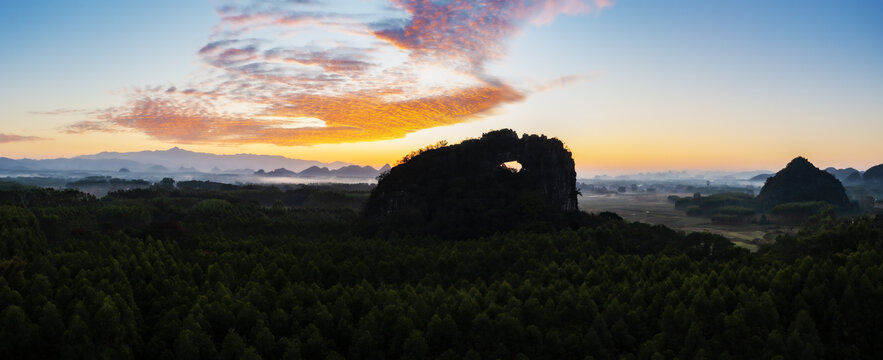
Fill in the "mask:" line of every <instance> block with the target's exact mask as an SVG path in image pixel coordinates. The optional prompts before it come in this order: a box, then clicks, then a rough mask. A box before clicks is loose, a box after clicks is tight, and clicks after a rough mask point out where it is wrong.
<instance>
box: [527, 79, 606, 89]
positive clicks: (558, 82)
mask: <svg viewBox="0 0 883 360" xmlns="http://www.w3.org/2000/svg"><path fill="white" fill-rule="evenodd" d="M594 78H595V76H594V75H565V76H561V77H557V78H554V79H552V80H547V81H544V82H542V83H537V84H534V86H533V90H534V91H536V92H543V91H548V90H553V89H557V88H562V87H565V86H567V85H571V84H576V83H581V82H585V81H590V80H593V79H594Z"/></svg>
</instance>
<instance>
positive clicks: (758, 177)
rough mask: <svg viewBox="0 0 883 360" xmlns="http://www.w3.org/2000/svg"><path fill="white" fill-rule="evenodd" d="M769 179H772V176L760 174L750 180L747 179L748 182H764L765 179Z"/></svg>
mask: <svg viewBox="0 0 883 360" xmlns="http://www.w3.org/2000/svg"><path fill="white" fill-rule="evenodd" d="M771 177H773V174H760V175H757V176H754V177H752V178H751V179H748V181H766V179H769V178H771Z"/></svg>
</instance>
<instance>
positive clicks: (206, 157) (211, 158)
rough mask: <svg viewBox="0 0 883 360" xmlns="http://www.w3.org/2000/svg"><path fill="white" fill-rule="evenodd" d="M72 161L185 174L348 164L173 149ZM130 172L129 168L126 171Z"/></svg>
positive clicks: (103, 154) (105, 154) (95, 156)
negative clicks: (139, 166)
mask: <svg viewBox="0 0 883 360" xmlns="http://www.w3.org/2000/svg"><path fill="white" fill-rule="evenodd" d="M72 159H85V160H104V159H117V160H130V161H135V162H138V163H142V164H146V165H160V166H164V167H166V168H169V169H182V168H183V169H184V170H186V171H194V170H196V171H205V172H209V171H211V170H213V169H214V170H217V169H227V170H230V169H260V168H264V169H276V168H287V169H291V170H294V171H302V170H305V169H307V168H309V167H311V166H322V167H329V168H334V169H336V168H340V167H344V166H347V165H352V164H350V163H346V162H342V161H335V162H331V163H324V162H321V161H316V160H302V159H292V158H287V157H284V156H279V155H255V154H235V155H218V154H211V153H201V152H195V151H189V150H184V149H181V148H179V147H173V148H171V149H168V150H153V151H151V150H147V151H138V152H126V153H120V152H101V153H98V154H94V155H82V156H77V157H74V158H72ZM129 169H130V170H131V167H130V168H129Z"/></svg>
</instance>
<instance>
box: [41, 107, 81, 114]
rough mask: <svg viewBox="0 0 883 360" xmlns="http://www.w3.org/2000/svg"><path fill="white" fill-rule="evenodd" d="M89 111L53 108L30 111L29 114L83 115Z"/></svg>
mask: <svg viewBox="0 0 883 360" xmlns="http://www.w3.org/2000/svg"><path fill="white" fill-rule="evenodd" d="M89 112H90V111H89V110H85V109H66V108H62V109H54V110H48V111H31V112H30V113H31V114H34V115H83V114H88V113H89Z"/></svg>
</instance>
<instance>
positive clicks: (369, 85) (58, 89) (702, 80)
mask: <svg viewBox="0 0 883 360" xmlns="http://www.w3.org/2000/svg"><path fill="white" fill-rule="evenodd" d="M879 19H883V1H880V0H855V1H851V0H849V1H844V0H826V1H822V0H800V1H791V0H782V1H766V0H763V1H762V0H741V1H707V0H683V1H680V0H667V1H662V0H509V1H503V0H476V1H466V0H435V1H418V0H390V1H380V0H351V1H332V0H243V1H230V2H227V1H195V0H194V1H169V0H153V1H104V0H94V1H88V2H78V1H66V0H65V1H61V0H59V1H4V2H2V3H0V48H2V50H3V56H0V156H5V157H10V158H54V157H71V156H76V155H84V154H92V153H97V152H101V151H141V150H163V149H168V148H171V147H174V146H178V147H182V148H185V149H188V150H193V151H203V152H212V153H218V154H235V153H253V154H272V155H283V156H288V157H292V158H300V159H311V160H321V161H345V162H350V163H356V164H363V165H373V166H380V165H383V164H384V163H391V164H395V162H396V161H397V160H398V159H401V158H402V157H403V156H404V155H405V154H407V153H409V152H410V151H412V150H415V149H418V148H421V147H423V146H426V145H429V144H433V143H436V142H438V141H440V140H446V141H448V142H449V143H456V142H459V141H461V140H464V139H467V138H475V137H479V136H481V134H482V133H484V132H487V131H490V130H494V129H500V128H511V129H514V130H515V131H517V132H519V133H530V134H546V135H547V136H550V137H557V138H559V139H561V140H562V141H563V142H564V143H565V144H566V145H567V146H568V148H569V149H570V150H571V151H572V152H573V155H574V159H575V161H576V166H577V170H578V172H579V173H580V175H589V174H601V173H608V174H616V173H624V172H639V171H665V170H734V171H735V170H777V169H779V168H781V167H782V166H784V164H786V163H787V162H788V161H789V160H790V159H791V158H794V157H796V156H798V155H800V156H804V157H807V158H808V159H809V160H810V161H812V162H813V163H814V164H815V165H816V166H819V167H827V166H834V167H838V168H843V167H850V166H851V167H855V168H857V169H859V170H865V169H867V168H869V167H871V166H873V165H876V164H879V163H883V21H880V20H879Z"/></svg>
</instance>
